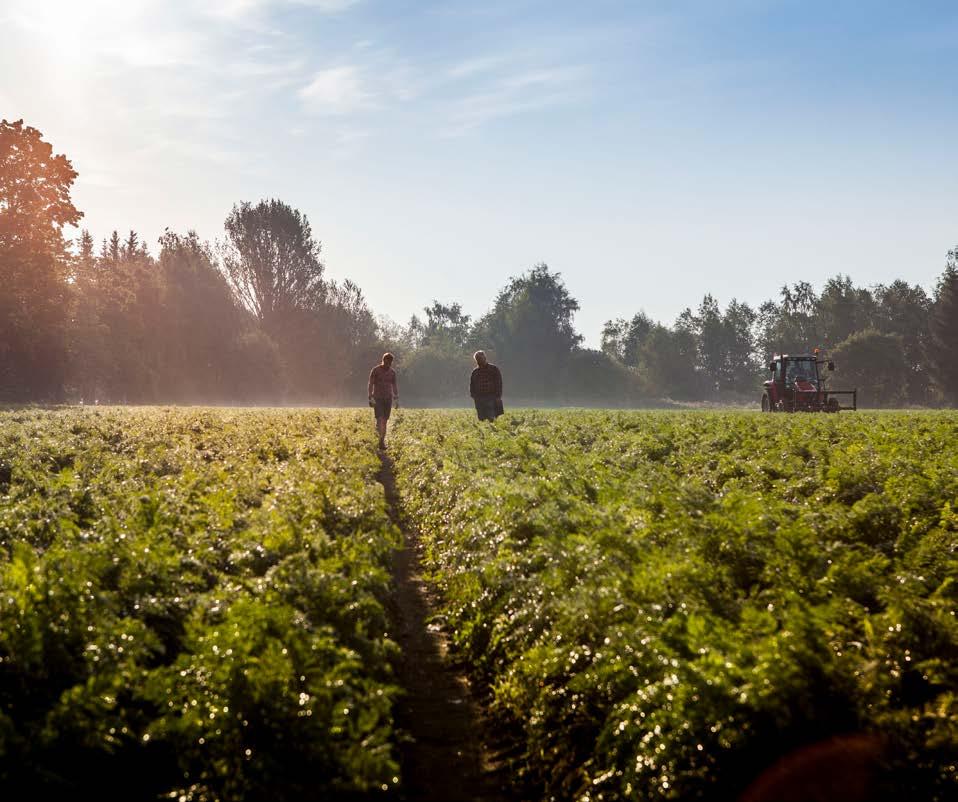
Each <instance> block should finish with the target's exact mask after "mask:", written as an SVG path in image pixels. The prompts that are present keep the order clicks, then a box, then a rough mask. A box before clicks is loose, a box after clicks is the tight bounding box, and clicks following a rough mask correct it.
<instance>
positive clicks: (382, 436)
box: [367, 353, 399, 448]
mask: <svg viewBox="0 0 958 802" xmlns="http://www.w3.org/2000/svg"><path fill="white" fill-rule="evenodd" d="M367 389H368V391H369V406H371V407H372V408H373V410H374V411H375V413H376V431H377V432H378V433H379V447H380V448H385V447H386V425H387V422H388V421H389V413H390V412H392V408H393V403H394V402H395V404H396V409H399V385H398V384H397V383H396V371H394V370H393V355H392V354H390V353H385V354H383V361H382V362H381V363H379V364H378V365H376V367H374V368H373V369H372V370H371V371H369V387H368V388H367Z"/></svg>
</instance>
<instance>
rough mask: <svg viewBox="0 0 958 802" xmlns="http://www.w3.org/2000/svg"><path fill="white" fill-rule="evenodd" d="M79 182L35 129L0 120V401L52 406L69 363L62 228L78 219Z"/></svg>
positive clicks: (61, 388) (66, 286) (67, 270)
mask: <svg viewBox="0 0 958 802" xmlns="http://www.w3.org/2000/svg"><path fill="white" fill-rule="evenodd" d="M76 177H77V173H76V171H75V170H74V169H73V166H72V165H71V164H70V161H69V160H68V159H67V158H66V156H63V155H55V154H54V153H53V148H52V146H51V145H50V144H49V143H48V142H45V141H44V140H43V135H42V134H41V133H40V131H38V130H37V129H36V128H33V127H31V126H28V125H24V124H23V120H18V121H16V122H12V123H11V122H7V121H6V120H0V286H2V287H3V292H2V293H0V399H2V400H7V401H19V400H28V399H29V400H36V399H57V398H59V397H60V396H61V394H62V392H63V380H64V375H65V369H66V361H67V346H66V333H65V332H66V324H67V311H66V310H67V302H66V300H67V290H68V284H67V278H68V272H69V259H68V255H67V252H66V247H65V244H64V240H63V227H64V226H66V225H74V224H75V223H77V221H79V219H80V217H82V213H81V212H79V211H78V210H77V209H76V207H75V206H74V205H73V202H72V201H71V200H70V188H71V187H72V185H73V182H74V180H75V179H76Z"/></svg>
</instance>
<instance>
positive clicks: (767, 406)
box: [762, 395, 775, 412]
mask: <svg viewBox="0 0 958 802" xmlns="http://www.w3.org/2000/svg"><path fill="white" fill-rule="evenodd" d="M774 411H775V407H773V406H772V402H771V401H769V399H768V396H767V395H763V396H762V412H774Z"/></svg>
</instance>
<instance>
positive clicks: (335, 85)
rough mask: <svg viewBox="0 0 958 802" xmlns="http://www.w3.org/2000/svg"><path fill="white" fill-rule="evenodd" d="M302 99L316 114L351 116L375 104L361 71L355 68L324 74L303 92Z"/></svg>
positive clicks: (316, 77) (319, 73) (317, 75)
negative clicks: (366, 87) (365, 85)
mask: <svg viewBox="0 0 958 802" xmlns="http://www.w3.org/2000/svg"><path fill="white" fill-rule="evenodd" d="M299 96H300V97H301V98H302V99H303V102H304V104H305V105H306V108H307V109H308V110H310V111H312V112H314V113H316V114H334V115H338V114H351V113H353V112H356V111H361V110H363V109H365V108H368V107H369V106H370V105H371V103H372V95H371V94H370V93H369V92H368V91H367V90H366V89H365V87H364V84H363V80H362V78H361V77H360V74H359V69H358V68H357V67H355V66H352V65H347V66H342V67H330V68H329V69H326V70H320V71H319V72H317V73H316V75H315V76H314V78H313V80H312V81H311V82H310V83H309V85H308V86H305V87H303V88H302V89H300V90H299Z"/></svg>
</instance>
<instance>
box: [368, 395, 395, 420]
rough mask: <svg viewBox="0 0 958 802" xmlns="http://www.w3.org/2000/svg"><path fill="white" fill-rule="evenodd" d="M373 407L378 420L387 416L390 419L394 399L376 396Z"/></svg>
mask: <svg viewBox="0 0 958 802" xmlns="http://www.w3.org/2000/svg"><path fill="white" fill-rule="evenodd" d="M373 402H374V403H373V409H374V410H375V412H376V420H380V419H382V418H385V419H386V420H389V414H390V413H391V412H392V411H393V400H392V399H391V398H374V399H373Z"/></svg>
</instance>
